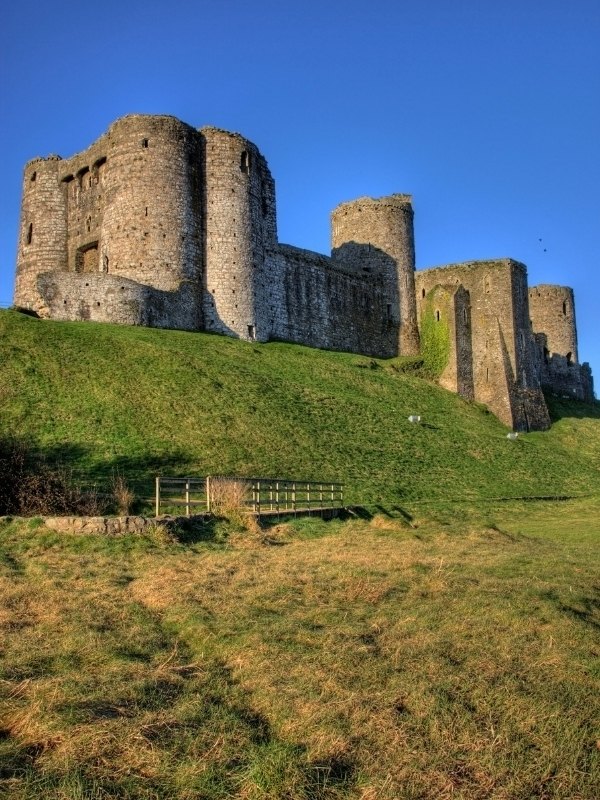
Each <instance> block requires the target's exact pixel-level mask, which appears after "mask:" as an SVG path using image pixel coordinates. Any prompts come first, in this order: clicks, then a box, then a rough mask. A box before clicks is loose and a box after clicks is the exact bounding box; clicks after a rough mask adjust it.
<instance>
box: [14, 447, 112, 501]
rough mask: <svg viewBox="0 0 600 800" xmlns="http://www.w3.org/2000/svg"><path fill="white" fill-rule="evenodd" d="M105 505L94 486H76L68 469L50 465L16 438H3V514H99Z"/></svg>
mask: <svg viewBox="0 0 600 800" xmlns="http://www.w3.org/2000/svg"><path fill="white" fill-rule="evenodd" d="M103 506H104V504H103V502H102V501H101V499H100V498H99V496H98V493H97V492H96V490H95V489H92V490H83V489H81V488H80V487H78V486H76V485H75V484H74V482H73V480H72V476H71V475H70V474H69V472H68V471H67V470H65V469H61V468H51V467H49V466H48V465H47V464H45V463H44V461H43V459H42V458H40V457H39V456H36V455H34V454H33V453H32V452H31V450H30V448H28V447H27V445H25V444H24V443H23V442H20V441H17V440H6V439H0V514H1V515H5V514H6V515H9V514H15V515H18V516H35V515H42V516H48V515H50V514H77V515H85V516H97V515H99V514H102V513H103V511H104V507H103Z"/></svg>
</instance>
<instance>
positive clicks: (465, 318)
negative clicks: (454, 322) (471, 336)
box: [463, 308, 469, 324]
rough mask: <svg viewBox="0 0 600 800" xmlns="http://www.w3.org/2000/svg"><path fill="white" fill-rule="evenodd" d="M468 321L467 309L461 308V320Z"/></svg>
mask: <svg viewBox="0 0 600 800" xmlns="http://www.w3.org/2000/svg"><path fill="white" fill-rule="evenodd" d="M468 321H469V315H468V314H467V309H466V308H463V322H464V323H465V324H466V323H467V322H468Z"/></svg>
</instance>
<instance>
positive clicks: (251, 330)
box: [248, 325, 256, 341]
mask: <svg viewBox="0 0 600 800" xmlns="http://www.w3.org/2000/svg"><path fill="white" fill-rule="evenodd" d="M248 338H249V339H252V341H254V340H255V339H256V334H255V332H254V325H248Z"/></svg>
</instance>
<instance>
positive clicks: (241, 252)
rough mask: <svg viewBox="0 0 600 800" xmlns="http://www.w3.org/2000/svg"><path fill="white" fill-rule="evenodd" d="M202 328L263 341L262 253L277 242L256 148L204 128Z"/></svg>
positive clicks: (267, 179)
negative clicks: (204, 247) (204, 244)
mask: <svg viewBox="0 0 600 800" xmlns="http://www.w3.org/2000/svg"><path fill="white" fill-rule="evenodd" d="M200 133H201V135H202V137H203V140H204V165H205V166H204V181H203V184H204V188H203V196H204V222H203V224H204V233H205V236H204V239H205V241H206V243H207V246H206V250H205V254H204V287H205V293H204V323H205V328H206V330H209V331H215V332H216V333H226V334H229V335H230V336H231V335H233V336H237V337H239V338H242V339H256V340H257V341H266V340H267V339H268V338H269V333H270V323H269V322H268V319H267V309H266V307H265V303H264V302H263V298H262V296H261V295H262V291H263V289H262V287H263V281H262V279H261V277H262V270H263V266H264V258H265V248H266V247H268V246H269V245H275V244H276V242H277V230H276V216H275V185H274V182H273V179H272V177H271V174H270V172H269V169H268V167H267V163H266V161H265V159H264V158H263V156H262V155H261V154H260V152H259V151H258V148H257V147H256V146H255V145H254V144H252V143H251V142H249V141H248V140H247V139H245V138H244V137H242V136H240V135H239V134H237V133H230V132H228V131H224V130H220V129H219V128H213V127H205V128H202V129H201V130H200Z"/></svg>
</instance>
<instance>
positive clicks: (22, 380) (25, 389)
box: [0, 311, 600, 508]
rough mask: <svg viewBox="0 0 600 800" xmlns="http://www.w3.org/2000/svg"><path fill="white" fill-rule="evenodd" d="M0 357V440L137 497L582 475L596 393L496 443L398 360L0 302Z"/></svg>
mask: <svg viewBox="0 0 600 800" xmlns="http://www.w3.org/2000/svg"><path fill="white" fill-rule="evenodd" d="M0 363H1V365H2V366H1V370H2V373H1V374H2V383H1V384H0V411H1V413H0V436H6V435H13V436H16V437H20V438H24V439H26V440H27V441H29V442H30V443H31V444H32V446H33V447H34V448H35V449H37V450H39V451H40V452H42V453H44V454H45V455H46V456H47V457H48V458H49V459H50V460H51V461H61V462H63V463H67V464H68V465H69V466H71V467H72V468H73V470H74V471H75V473H77V474H81V475H82V476H83V477H84V478H86V479H93V480H101V479H103V478H106V477H108V476H110V474H111V473H112V472H113V471H114V470H119V471H120V472H122V473H123V474H124V475H125V476H126V478H127V479H128V480H130V481H131V482H132V483H135V484H137V485H138V487H139V490H140V491H141V492H142V493H144V492H147V493H150V479H151V478H152V476H153V475H154V474H156V473H163V474H176V475H183V474H195V475H204V474H219V473H223V474H242V475H257V474H258V475H265V476H267V477H270V476H273V477H282V478H284V477H295V478H298V479H303V478H304V479H329V480H340V481H344V482H345V483H346V484H347V489H348V490H347V498H348V502H350V503H357V504H367V505H371V506H373V505H378V504H379V505H382V506H384V507H385V508H393V506H394V505H399V504H400V505H401V504H405V503H410V502H415V501H423V500H427V501H431V500H435V501H441V500H444V501H446V500H452V501H460V500H465V499H466V500H470V501H472V500H480V499H483V498H490V497H515V496H529V495H562V494H577V493H586V492H589V491H590V490H591V489H593V488H595V487H597V482H598V471H599V469H600V404H598V403H595V404H593V405H585V404H580V403H574V402H565V401H555V402H554V403H553V404H552V413H553V417H554V424H553V427H552V430H550V431H549V432H547V433H531V434H527V435H524V436H521V437H520V438H519V439H518V440H517V441H516V442H511V441H508V440H507V439H506V433H507V429H506V428H505V427H504V426H503V425H502V424H501V423H500V422H498V420H497V419H496V418H495V417H493V416H492V415H491V414H489V413H488V412H487V411H486V410H485V409H484V408H482V407H480V406H478V405H476V404H469V403H466V402H464V401H463V400H462V399H460V398H459V397H457V396H455V395H453V394H451V393H449V392H446V391H444V390H442V389H440V388H439V387H437V386H436V385H434V384H432V383H431V382H428V381H427V380H425V379H424V378H422V377H419V371H418V364H416V363H415V361H414V360H412V361H411V360H410V359H394V360H391V361H384V360H376V359H370V358H366V357H363V356H357V355H351V354H343V353H331V352H325V351H319V350H312V349H310V348H306V347H300V346H296V345H289V344H283V343H270V344H266V345H261V344H251V343H246V342H240V341H236V340H233V339H229V338H225V337H220V336H214V335H208V334H191V333H184V332H180V331H164V330H150V329H144V328H130V327H120V326H112V325H99V324H93V323H61V322H53V321H47V320H38V319H34V318H31V317H28V316H25V315H22V314H19V313H16V312H13V311H0ZM410 414H420V415H421V416H422V418H423V423H422V424H421V425H412V424H411V423H409V422H408V421H407V417H408V416H409V415H410Z"/></svg>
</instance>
